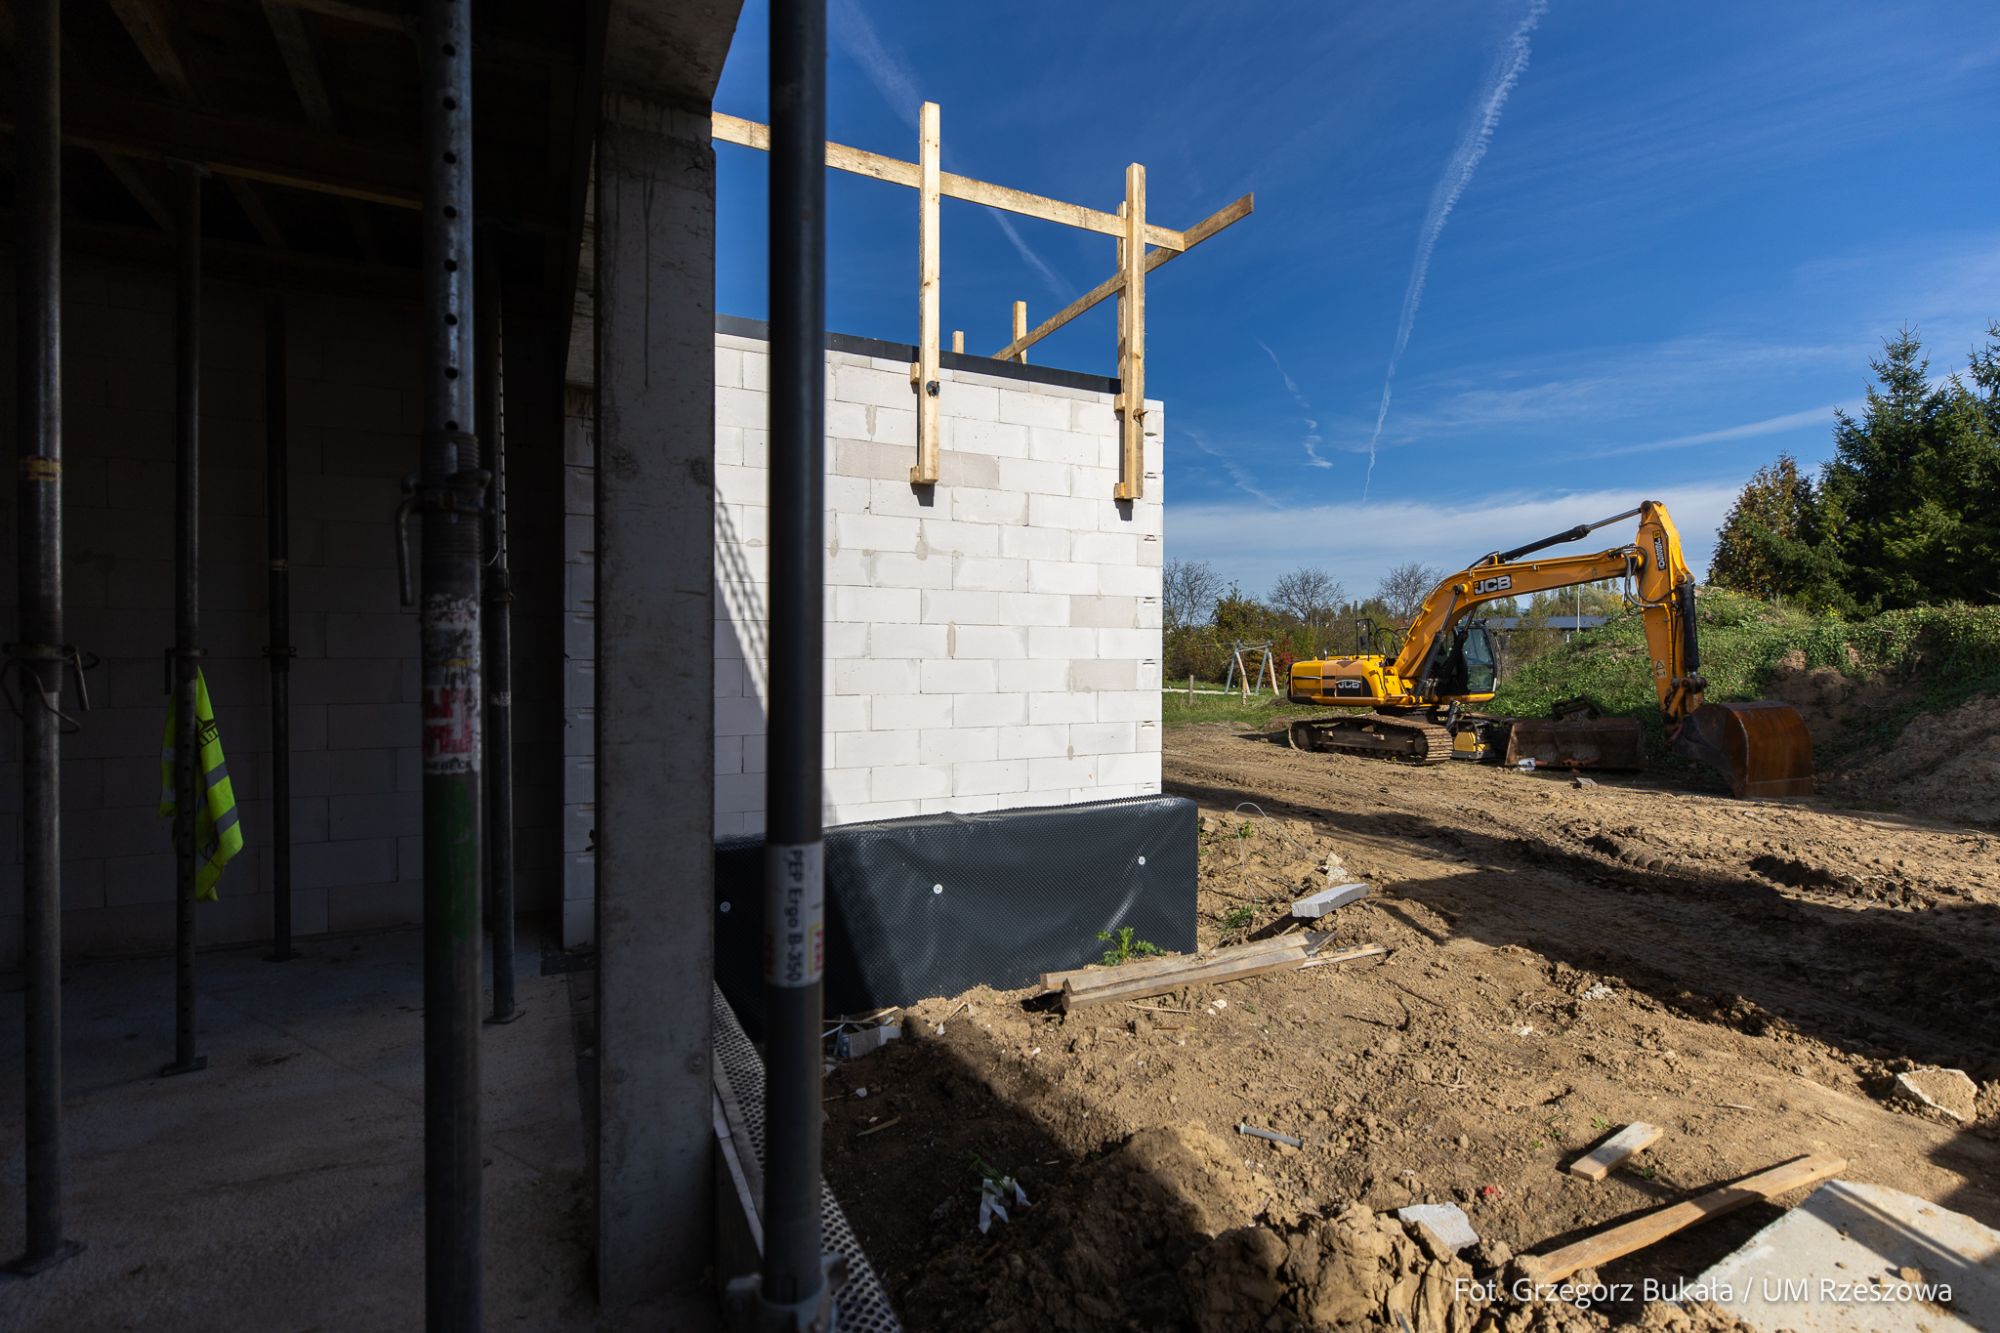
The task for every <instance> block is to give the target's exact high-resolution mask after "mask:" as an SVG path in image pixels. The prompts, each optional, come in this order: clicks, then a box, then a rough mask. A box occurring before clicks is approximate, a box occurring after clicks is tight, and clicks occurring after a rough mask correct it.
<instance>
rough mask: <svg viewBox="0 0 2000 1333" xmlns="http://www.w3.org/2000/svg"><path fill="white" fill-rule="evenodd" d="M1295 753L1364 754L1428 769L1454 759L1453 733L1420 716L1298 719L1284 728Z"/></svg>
mask: <svg viewBox="0 0 2000 1333" xmlns="http://www.w3.org/2000/svg"><path fill="white" fill-rule="evenodd" d="M1285 739H1286V741H1287V742H1289V743H1290V745H1291V747H1292V748H1293V749H1294V750H1312V751H1320V752H1328V751H1331V752H1337V753H1340V754H1361V755H1367V756H1369V757H1370V758H1374V759H1393V760H1396V761H1398V762H1400V763H1405V764H1415V765H1418V766H1421V767H1429V766H1430V765H1432V764H1442V763H1443V762H1445V761H1446V760H1447V759H1449V758H1451V733H1450V732H1449V731H1446V730H1445V729H1444V728H1443V727H1442V726H1440V725H1438V724H1437V723H1435V722H1432V721H1430V720H1429V719H1428V718H1424V717H1421V716H1408V717H1398V716H1395V715H1393V714H1389V713H1358V714H1355V715H1353V716H1347V717H1313V718H1297V719H1295V720H1293V721H1291V722H1288V723H1287V724H1286V725H1285Z"/></svg>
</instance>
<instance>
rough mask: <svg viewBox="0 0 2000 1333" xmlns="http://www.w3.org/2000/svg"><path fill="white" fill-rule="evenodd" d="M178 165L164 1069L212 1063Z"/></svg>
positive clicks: (194, 439)
mask: <svg viewBox="0 0 2000 1333" xmlns="http://www.w3.org/2000/svg"><path fill="white" fill-rule="evenodd" d="M202 175H203V172H202V170H201V168H200V167H197V166H195V165H193V164H192V163H189V162H176V163H174V184H175V186H176V187H177V188H178V190H179V197H178V199H177V200H176V204H177V214H176V218H175V221H176V223H177V225H178V227H179V231H180V235H179V236H178V238H177V242H178V255H179V260H178V263H177V265H176V268H175V280H174V651H173V663H174V670H173V684H174V702H173V707H174V863H175V870H176V875H175V884H174V1058H173V1062H172V1063H171V1064H169V1065H167V1066H166V1067H165V1068H163V1069H162V1070H161V1071H160V1072H161V1073H162V1074H191V1073H193V1072H194V1071H196V1070H197V1069H204V1068H206V1067H207V1066H208V1057H207V1056H204V1055H197V1054H196V1053H195V1038H196V1035H197V1033H196V1027H195V1008H194V895H195V874H196V872H197V871H198V870H199V868H200V862H201V849H200V848H199V847H198V846H196V844H195V810H196V805H195V803H196V802H197V801H199V800H201V799H202V795H203V793H202V783H201V765H200V763H199V755H200V753H201V726H200V724H199V723H198V722H197V721H196V718H195V708H196V706H195V697H196V693H195V692H196V688H197V686H198V683H199V679H200V678H199V675H198V672H199V671H200V668H201V646H200V645H201V179H202Z"/></svg>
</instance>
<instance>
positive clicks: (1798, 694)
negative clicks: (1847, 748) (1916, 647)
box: [1765, 648, 1909, 749]
mask: <svg viewBox="0 0 2000 1333" xmlns="http://www.w3.org/2000/svg"><path fill="white" fill-rule="evenodd" d="M1847 653H1848V662H1849V665H1850V666H1857V667H1858V666H1859V665H1860V660H1861V659H1860V656H1859V654H1857V653H1856V652H1855V651H1854V649H1852V648H1849V649H1848V650H1847ZM1765 691H1766V693H1767V695H1768V696H1769V697H1770V698H1773V699H1776V700H1778V701H1779V702H1780V703H1787V704H1790V705H1791V706H1792V707H1793V708H1795V709H1797V710H1798V714H1799V717H1800V718H1802V719H1803V720H1804V721H1805V724H1806V730H1808V731H1810V732H1811V733H1812V737H1813V744H1814V745H1815V746H1816V747H1818V748H1822V749H1824V748H1827V747H1829V746H1833V745H1837V743H1838V742H1839V740H1840V737H1841V735H1842V733H1843V732H1844V731H1845V730H1846V729H1847V728H1850V727H1852V726H1854V725H1856V724H1857V723H1861V722H1865V721H1867V720H1868V718H1869V717H1870V716H1871V715H1876V714H1880V713H1882V712H1883V711H1885V710H1887V709H1890V708H1893V707H1896V706H1897V705H1898V704H1901V703H1903V702H1904V701H1905V700H1906V699H1907V698H1908V693H1909V692H1908V689H1907V688H1906V687H1903V686H1899V685H1897V684H1895V683H1893V682H1891V681H1890V680H1889V679H1888V678H1887V677H1886V676H1883V675H1881V674H1879V673H1878V674H1875V675H1870V676H1850V675H1848V674H1847V673H1846V672H1844V671H1842V670H1840V669H1839V668H1838V667H1831V666H1822V667H1808V666H1806V655H1805V653H1804V652H1802V651H1801V650H1799V649H1797V648H1794V649H1792V651H1790V652H1788V653H1786V654H1785V655H1784V656H1783V657H1781V658H1779V659H1778V665H1777V666H1776V668H1774V669H1773V670H1772V672H1771V679H1770V682H1769V683H1768V684H1767V685H1766V687H1765Z"/></svg>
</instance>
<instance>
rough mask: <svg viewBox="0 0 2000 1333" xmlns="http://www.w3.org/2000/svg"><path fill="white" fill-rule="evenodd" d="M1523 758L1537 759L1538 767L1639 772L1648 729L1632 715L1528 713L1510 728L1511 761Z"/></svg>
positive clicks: (1644, 753)
mask: <svg viewBox="0 0 2000 1333" xmlns="http://www.w3.org/2000/svg"><path fill="white" fill-rule="evenodd" d="M1523 759H1532V760H1534V761H1535V766H1536V767H1537V768H1604V769H1622V770H1625V771H1628V772H1635V773H1636V772H1638V771H1639V770H1640V769H1643V768H1644V767H1645V766H1646V733H1645V732H1644V731H1643V730H1642V729H1641V728H1640V726H1639V722H1638V719H1637V718H1630V717H1578V716H1571V717H1564V718H1553V717H1551V718H1540V717H1524V718H1520V719H1517V720H1516V721H1515V723H1514V725H1513V726H1512V727H1511V728H1510V729H1509V730H1508V732H1507V762H1508V763H1509V764H1518V763H1519V762H1521V760H1523Z"/></svg>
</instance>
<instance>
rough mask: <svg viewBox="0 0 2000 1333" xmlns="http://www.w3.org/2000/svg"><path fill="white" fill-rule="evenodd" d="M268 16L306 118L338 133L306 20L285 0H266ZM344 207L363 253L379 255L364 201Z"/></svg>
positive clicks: (347, 201)
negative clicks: (307, 30)
mask: <svg viewBox="0 0 2000 1333" xmlns="http://www.w3.org/2000/svg"><path fill="white" fill-rule="evenodd" d="M264 19H265V22H266V23H268V24H269V25H270V29H271V36H272V37H273V38H275V39H276V40H277V43H278V54H279V55H281V56H283V57H284V60H285V72H286V73H287V74H288V75H290V76H291V80H292V90H293V91H294V92H296V93H297V94H298V97H299V106H300V107H301V108H303V109H304V111H305V113H306V121H307V122H308V123H309V124H311V126H312V127H313V128H314V129H316V130H319V131H321V132H322V133H325V134H332V133H334V132H335V131H336V129H337V128H338V127H337V126H336V124H335V122H334V115H333V99H332V98H331V97H330V96H328V95H327V91H326V80H325V79H323V78H321V77H320V72H319V57H318V56H317V55H316V54H315V53H314V52H313V46H312V37H311V35H310V34H308V33H307V32H306V23H305V19H304V18H303V17H302V16H301V15H300V12H299V10H298V9H296V8H294V7H293V6H292V5H290V4H287V3H285V0H264ZM340 207H341V212H342V213H343V215H345V217H346V218H347V229H348V230H349V231H351V232H353V233H354V240H355V243H356V244H357V245H359V246H360V247H361V253H362V254H363V255H364V256H366V257H367V258H369V259H375V258H377V257H379V255H380V253H381V247H380V245H379V244H378V243H377V241H376V238H375V227H374V224H373V223H371V222H370V221H369V220H368V214H367V211H366V210H365V209H364V208H363V206H362V203H361V201H360V200H358V199H342V200H341V201H340Z"/></svg>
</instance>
